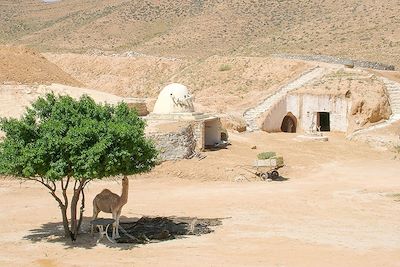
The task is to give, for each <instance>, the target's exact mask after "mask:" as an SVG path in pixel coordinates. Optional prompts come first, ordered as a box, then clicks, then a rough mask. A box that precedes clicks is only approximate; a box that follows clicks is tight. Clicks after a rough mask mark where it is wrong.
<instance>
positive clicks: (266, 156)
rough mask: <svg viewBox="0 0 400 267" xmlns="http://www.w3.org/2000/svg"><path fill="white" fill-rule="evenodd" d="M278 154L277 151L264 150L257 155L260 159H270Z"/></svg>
mask: <svg viewBox="0 0 400 267" xmlns="http://www.w3.org/2000/svg"><path fill="white" fill-rule="evenodd" d="M275 156H276V153H275V152H262V153H260V154H258V155H257V158H258V159H270V158H273V157H275Z"/></svg>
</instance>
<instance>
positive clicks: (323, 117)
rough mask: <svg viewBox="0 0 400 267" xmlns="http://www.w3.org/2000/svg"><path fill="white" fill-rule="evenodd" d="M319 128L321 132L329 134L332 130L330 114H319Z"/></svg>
mask: <svg viewBox="0 0 400 267" xmlns="http://www.w3.org/2000/svg"><path fill="white" fill-rule="evenodd" d="M318 126H319V127H320V131H321V132H329V131H330V130H331V122H330V118H329V112H318Z"/></svg>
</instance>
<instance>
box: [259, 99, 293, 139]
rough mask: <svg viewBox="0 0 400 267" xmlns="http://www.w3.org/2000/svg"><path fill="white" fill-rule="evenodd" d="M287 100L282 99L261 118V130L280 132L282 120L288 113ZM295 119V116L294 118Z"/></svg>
mask: <svg viewBox="0 0 400 267" xmlns="http://www.w3.org/2000/svg"><path fill="white" fill-rule="evenodd" d="M286 102H287V100H286V98H283V99H282V100H281V101H280V102H278V103H277V104H276V105H275V106H274V107H272V109H270V112H269V113H268V114H266V116H264V117H262V122H261V123H262V125H261V127H260V128H261V129H262V130H263V131H266V132H270V133H271V132H280V131H281V125H282V120H283V118H284V117H285V116H286V114H287V113H288V111H287V103H286ZM296 117H297V116H296Z"/></svg>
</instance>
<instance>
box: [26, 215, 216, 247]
mask: <svg viewBox="0 0 400 267" xmlns="http://www.w3.org/2000/svg"><path fill="white" fill-rule="evenodd" d="M90 220H91V218H89V217H85V218H84V221H83V223H82V229H83V230H81V233H80V234H79V236H78V239H77V240H76V241H75V242H72V241H71V240H70V239H69V238H66V237H64V230H63V224H62V222H57V223H46V224H43V225H42V226H41V227H40V228H38V229H33V230H30V234H29V235H26V236H24V239H26V240H30V241H32V242H43V241H44V242H50V243H62V244H63V245H64V246H66V247H67V248H75V247H80V248H86V249H91V248H93V247H95V246H96V245H97V240H98V238H99V234H98V233H97V232H95V233H94V235H93V236H92V235H91V234H90ZM219 225H222V219H221V218H211V219H210V218H208V219H207V218H197V217H175V216H171V217H142V218H127V217H124V216H121V222H120V229H119V233H120V238H118V239H116V243H111V242H109V241H108V240H107V238H103V239H102V240H101V243H102V244H104V245H106V246H107V247H112V248H119V249H131V248H133V247H135V246H138V245H145V244H149V243H156V242H163V241H168V240H172V239H179V238H187V237H189V236H200V235H204V234H209V233H212V232H214V229H213V227H216V226H219ZM111 229H112V227H109V231H108V234H109V236H111V231H112V230H111Z"/></svg>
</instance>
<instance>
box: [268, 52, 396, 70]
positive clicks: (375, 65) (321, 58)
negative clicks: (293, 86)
mask: <svg viewBox="0 0 400 267" xmlns="http://www.w3.org/2000/svg"><path fill="white" fill-rule="evenodd" d="M273 56H275V57H280V58H286V59H299V60H307V61H318V62H325V63H332V64H342V65H353V66H354V67H360V68H368V69H376V70H395V66H393V65H387V64H382V63H379V62H372V61H364V60H352V59H346V58H340V57H333V56H325V55H290V54H275V55H273Z"/></svg>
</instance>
